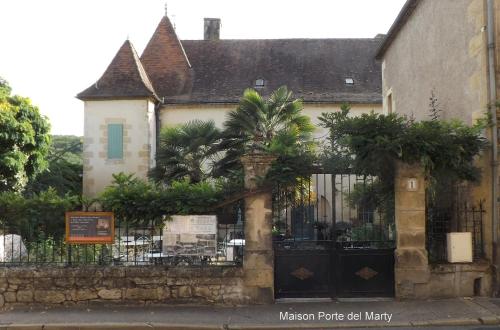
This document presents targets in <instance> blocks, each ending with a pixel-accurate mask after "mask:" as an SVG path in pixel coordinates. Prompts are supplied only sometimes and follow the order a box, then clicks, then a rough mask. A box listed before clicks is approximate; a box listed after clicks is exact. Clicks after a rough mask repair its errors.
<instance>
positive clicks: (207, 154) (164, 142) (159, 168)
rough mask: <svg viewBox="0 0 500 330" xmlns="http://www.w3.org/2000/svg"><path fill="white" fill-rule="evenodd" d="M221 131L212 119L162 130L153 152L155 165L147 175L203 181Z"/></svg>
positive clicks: (169, 180)
mask: <svg viewBox="0 0 500 330" xmlns="http://www.w3.org/2000/svg"><path fill="white" fill-rule="evenodd" d="M219 140H220V131H219V130H218V129H217V128H216V127H215V124H214V122H213V121H207V122H204V121H200V120H194V121H190V122H188V123H186V124H184V125H180V126H177V127H166V128H164V129H162V131H161V136H160V145H159V148H158V151H157V153H156V167H155V168H154V169H153V170H152V171H151V173H150V176H151V177H152V178H153V179H155V180H156V181H161V182H164V183H167V184H169V183H171V182H172V181H174V180H183V179H188V180H189V181H190V182H191V183H198V182H201V181H203V180H206V179H207V178H208V177H210V175H211V174H212V169H213V164H214V162H215V160H216V157H217V153H218V150H217V148H216V145H217V143H218V142H219Z"/></svg>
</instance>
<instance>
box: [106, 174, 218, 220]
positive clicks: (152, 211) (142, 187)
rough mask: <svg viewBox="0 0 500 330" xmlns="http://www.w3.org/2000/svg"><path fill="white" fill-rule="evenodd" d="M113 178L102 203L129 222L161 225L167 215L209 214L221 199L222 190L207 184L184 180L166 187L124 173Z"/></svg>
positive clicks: (108, 209)
mask: <svg viewBox="0 0 500 330" xmlns="http://www.w3.org/2000/svg"><path fill="white" fill-rule="evenodd" d="M113 178H114V181H113V184H112V185H111V186H109V187H107V188H106V189H105V191H104V192H103V193H102V194H101V196H100V197H99V201H100V202H101V203H102V206H103V209H104V210H107V211H113V212H115V215H116V217H118V218H119V219H121V220H122V221H124V222H128V223H143V224H147V223H154V224H156V225H160V224H161V223H162V222H163V219H164V216H171V215H176V214H202V213H206V212H208V211H210V208H211V207H212V206H213V205H214V204H215V202H217V201H218V200H220V197H221V191H220V187H218V186H217V185H212V184H210V183H207V182H199V183H190V182H188V181H186V180H184V181H174V182H172V184H171V185H170V186H163V185H160V184H155V183H151V182H145V181H142V180H140V179H138V178H135V177H134V176H133V175H127V174H124V173H119V174H114V175H113Z"/></svg>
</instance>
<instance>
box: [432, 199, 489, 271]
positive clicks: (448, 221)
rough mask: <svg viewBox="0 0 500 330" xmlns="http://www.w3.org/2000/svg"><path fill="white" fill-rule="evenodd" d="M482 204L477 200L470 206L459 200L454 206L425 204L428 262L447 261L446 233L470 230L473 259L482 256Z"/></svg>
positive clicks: (483, 210) (483, 211)
mask: <svg viewBox="0 0 500 330" xmlns="http://www.w3.org/2000/svg"><path fill="white" fill-rule="evenodd" d="M485 213H486V211H485V209H484V205H483V203H482V202H479V203H478V204H477V205H474V206H471V205H469V204H468V203H467V202H461V203H459V204H457V205H454V207H439V206H436V205H427V239H426V245H427V251H428V253H429V261H430V262H434V263H437V262H446V261H447V241H446V234H447V233H450V232H470V233H471V234H472V248H473V258H474V260H479V259H481V258H483V257H484V236H483V217H484V214H485Z"/></svg>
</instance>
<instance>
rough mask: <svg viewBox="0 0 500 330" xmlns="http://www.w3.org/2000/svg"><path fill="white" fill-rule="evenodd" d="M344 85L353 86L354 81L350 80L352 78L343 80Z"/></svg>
mask: <svg viewBox="0 0 500 330" xmlns="http://www.w3.org/2000/svg"><path fill="white" fill-rule="evenodd" d="M345 84H346V85H354V79H352V78H345Z"/></svg>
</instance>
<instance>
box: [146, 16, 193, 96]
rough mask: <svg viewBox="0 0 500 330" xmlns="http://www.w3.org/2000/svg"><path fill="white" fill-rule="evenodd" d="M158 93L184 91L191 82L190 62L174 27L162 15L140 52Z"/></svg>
mask: <svg viewBox="0 0 500 330" xmlns="http://www.w3.org/2000/svg"><path fill="white" fill-rule="evenodd" d="M141 62H142V64H143V65H144V68H145V69H146V71H147V72H148V74H149V77H150V78H151V81H152V83H153V86H154V87H155V90H156V92H157V93H158V95H161V96H169V95H177V94H184V93H187V92H188V91H189V89H190V85H191V75H192V72H191V65H190V64H189V59H188V57H187V56H186V53H185V52H184V49H183V47H182V44H181V42H180V41H179V39H178V38H177V34H176V33H175V30H174V27H173V26H172V23H171V22H170V20H169V19H168V17H167V16H164V17H163V18H162V19H161V21H160V23H159V24H158V27H157V28H156V30H155V32H154V33H153V36H152V37H151V40H149V42H148V44H147V45H146V48H145V49H144V52H143V53H142V55H141Z"/></svg>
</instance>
